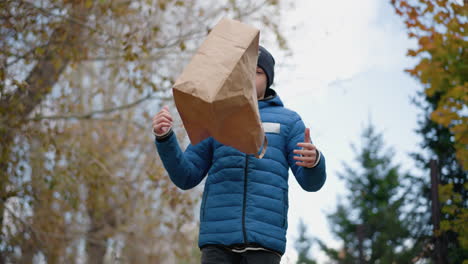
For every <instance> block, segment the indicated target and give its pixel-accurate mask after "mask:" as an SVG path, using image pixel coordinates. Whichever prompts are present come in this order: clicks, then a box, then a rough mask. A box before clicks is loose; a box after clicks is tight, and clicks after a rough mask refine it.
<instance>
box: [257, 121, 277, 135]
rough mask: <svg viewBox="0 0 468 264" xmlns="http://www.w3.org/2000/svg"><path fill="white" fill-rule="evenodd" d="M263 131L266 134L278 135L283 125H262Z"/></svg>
mask: <svg viewBox="0 0 468 264" xmlns="http://www.w3.org/2000/svg"><path fill="white" fill-rule="evenodd" d="M262 125H263V131H265V133H276V134H280V132H281V124H280V123H266V122H265V123H262Z"/></svg>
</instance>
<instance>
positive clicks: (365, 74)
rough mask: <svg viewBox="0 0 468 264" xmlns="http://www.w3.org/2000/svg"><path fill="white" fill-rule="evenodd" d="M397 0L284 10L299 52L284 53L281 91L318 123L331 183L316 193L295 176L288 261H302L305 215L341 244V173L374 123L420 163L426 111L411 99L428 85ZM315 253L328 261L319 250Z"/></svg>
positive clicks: (407, 162)
mask: <svg viewBox="0 0 468 264" xmlns="http://www.w3.org/2000/svg"><path fill="white" fill-rule="evenodd" d="M389 2H390V1H375V0H359V1H349V0H333V1H318V0H313V1H312V0H298V1H295V8H294V9H291V10H288V11H286V12H284V14H283V16H284V17H283V23H284V28H295V30H287V31H285V35H286V37H287V39H288V41H289V46H290V48H291V51H292V54H293V55H292V56H291V57H283V58H282V57H281V56H279V57H276V61H277V63H278V65H280V66H279V67H278V69H277V72H276V74H275V86H274V89H275V90H276V91H277V92H278V94H279V96H280V97H281V99H282V100H283V102H284V104H285V106H286V107H287V108H290V109H292V110H294V111H296V112H298V113H299V114H300V115H301V116H302V118H303V120H304V122H305V124H306V126H308V127H310V129H311V137H312V141H313V142H314V144H315V145H316V146H317V147H318V148H319V149H320V150H321V151H322V152H323V154H324V155H325V157H326V165H327V181H326V183H325V185H324V187H323V188H322V189H321V190H320V191H319V192H315V193H308V192H305V191H304V190H302V189H301V187H300V186H299V185H298V184H297V181H296V180H295V178H294V176H293V175H292V173H290V177H289V186H290V187H289V188H290V189H289V190H290V191H289V201H290V205H289V214H288V216H289V229H288V235H287V239H288V244H287V250H286V254H285V256H284V257H283V261H282V263H293V262H294V260H295V259H296V258H297V253H296V252H295V250H294V241H295V239H296V238H297V236H298V233H297V226H298V223H299V219H303V220H304V221H305V223H306V224H307V225H308V234H309V235H310V236H313V237H316V238H319V239H321V240H323V241H324V242H325V243H326V244H327V245H328V246H332V247H335V248H338V247H339V246H340V243H339V242H338V241H337V240H336V239H335V238H334V237H333V236H332V234H331V232H330V231H329V230H330V226H329V225H328V221H327V218H326V214H327V213H330V212H332V211H333V210H334V209H335V208H336V204H337V201H338V197H344V195H345V194H346V189H345V186H344V184H343V182H342V181H341V180H340V179H338V177H337V173H338V172H340V171H342V168H343V165H342V164H343V162H346V163H351V164H352V162H353V161H354V158H355V154H354V153H353V151H352V149H351V147H350V144H356V145H357V146H359V145H360V144H359V143H360V135H361V132H362V130H363V128H364V127H365V126H366V125H368V124H369V123H372V124H374V125H375V127H376V128H377V130H378V131H380V132H382V134H383V136H384V141H385V143H386V144H387V146H390V147H393V148H394V149H395V151H396V152H395V162H397V163H400V164H401V165H402V169H403V170H409V169H410V168H412V167H413V166H414V164H413V162H412V160H411V158H410V157H409V156H408V153H410V152H412V151H415V150H416V149H417V148H418V147H419V146H418V143H419V142H420V139H419V137H418V135H417V134H416V132H415V129H416V128H417V119H418V114H419V113H420V111H419V110H418V109H417V107H416V106H414V105H413V104H412V103H411V97H412V96H415V94H416V92H417V91H419V90H420V89H421V85H420V84H419V83H418V82H417V80H415V79H414V78H412V77H411V76H409V74H407V73H405V72H404V69H406V68H409V67H411V66H412V65H414V63H415V61H413V60H411V59H410V58H407V57H406V51H407V49H408V48H412V47H415V46H416V43H415V41H414V40H410V39H408V37H407V34H406V31H405V28H404V24H403V22H402V19H401V18H400V17H398V16H397V15H396V14H395V12H394V9H393V7H392V6H391V5H390V3H389ZM272 53H273V55H275V53H276V54H281V52H275V50H274V49H272ZM311 253H312V254H311V255H312V256H313V257H314V258H315V259H316V260H318V261H319V263H324V262H325V260H326V258H325V256H324V255H323V253H321V252H320V251H319V250H318V248H316V247H315V248H313V250H312V251H311Z"/></svg>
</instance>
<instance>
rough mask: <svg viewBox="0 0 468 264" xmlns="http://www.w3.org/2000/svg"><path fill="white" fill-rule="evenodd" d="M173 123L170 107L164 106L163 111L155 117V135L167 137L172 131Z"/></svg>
mask: <svg viewBox="0 0 468 264" xmlns="http://www.w3.org/2000/svg"><path fill="white" fill-rule="evenodd" d="M172 121H173V120H172V116H171V113H169V107H167V106H164V107H163V108H162V109H161V111H159V113H157V114H156V115H155V116H154V117H153V133H154V134H155V135H157V136H163V135H165V134H166V133H167V132H169V131H170V130H171V128H172Z"/></svg>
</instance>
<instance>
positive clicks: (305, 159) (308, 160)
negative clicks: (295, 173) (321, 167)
mask: <svg viewBox="0 0 468 264" xmlns="http://www.w3.org/2000/svg"><path fill="white" fill-rule="evenodd" d="M304 141H305V142H301V143H297V146H299V147H301V148H302V149H295V150H294V154H299V156H294V159H295V160H297V161H298V162H296V165H298V166H302V167H306V168H312V167H313V166H314V165H315V162H316V160H317V149H316V147H315V146H314V145H313V144H312V143H311V140H310V129H309V128H306V129H305V131H304Z"/></svg>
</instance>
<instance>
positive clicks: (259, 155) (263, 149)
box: [255, 135, 268, 159]
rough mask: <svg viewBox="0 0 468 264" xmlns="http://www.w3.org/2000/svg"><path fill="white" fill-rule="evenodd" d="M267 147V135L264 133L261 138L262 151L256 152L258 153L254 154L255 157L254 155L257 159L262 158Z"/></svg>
mask: <svg viewBox="0 0 468 264" xmlns="http://www.w3.org/2000/svg"><path fill="white" fill-rule="evenodd" d="M267 147H268V139H267V137H266V135H265V139H264V140H263V147H262V152H261V153H260V154H258V153H257V154H255V157H256V158H257V159H261V158H263V156H265V153H266V149H267Z"/></svg>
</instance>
